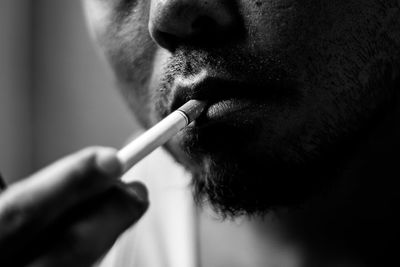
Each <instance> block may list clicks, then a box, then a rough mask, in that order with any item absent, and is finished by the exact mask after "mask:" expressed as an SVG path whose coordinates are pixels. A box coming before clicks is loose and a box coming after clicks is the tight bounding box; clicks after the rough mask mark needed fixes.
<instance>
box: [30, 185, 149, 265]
mask: <svg viewBox="0 0 400 267" xmlns="http://www.w3.org/2000/svg"><path fill="white" fill-rule="evenodd" d="M147 207H148V197H147V190H146V189H145V187H144V186H143V185H142V184H139V183H134V184H132V185H131V186H130V187H121V186H120V187H115V188H113V189H112V190H110V192H107V193H106V194H105V196H104V197H102V198H101V199H100V200H99V201H98V203H96V204H94V203H93V205H91V208H90V209H89V210H87V211H86V213H85V214H83V215H82V216H80V218H79V219H78V220H77V221H76V222H75V223H73V224H72V226H69V227H67V228H66V230H65V231H64V232H63V234H62V235H61V237H59V238H58V239H57V240H56V243H55V244H56V245H55V246H52V247H50V249H49V250H47V251H46V253H45V254H44V255H43V256H41V257H39V258H38V259H36V260H35V261H34V263H33V264H31V265H30V267H39V266H40V267H47V266H49V267H50V266H59V267H62V266H74V267H79V266H90V265H91V264H93V263H94V262H95V261H96V260H97V259H98V258H99V257H100V256H101V255H103V254H104V253H105V252H106V251H107V250H108V249H109V248H111V246H112V245H113V244H114V242H115V240H116V239H117V238H118V236H119V235H120V234H121V233H122V232H123V231H124V230H126V229H127V228H128V227H129V226H130V225H132V224H133V223H135V222H136V221H137V220H138V219H139V218H140V217H141V216H142V215H143V213H144V212H145V210H146V209H147Z"/></svg>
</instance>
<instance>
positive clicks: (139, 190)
mask: <svg viewBox="0 0 400 267" xmlns="http://www.w3.org/2000/svg"><path fill="white" fill-rule="evenodd" d="M128 186H129V189H130V190H131V191H133V193H134V194H135V196H136V197H137V198H138V199H139V201H141V202H149V193H148V191H147V188H146V186H145V185H144V184H142V183H141V182H133V183H130V184H128Z"/></svg>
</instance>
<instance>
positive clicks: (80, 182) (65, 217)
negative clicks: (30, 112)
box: [0, 148, 148, 267]
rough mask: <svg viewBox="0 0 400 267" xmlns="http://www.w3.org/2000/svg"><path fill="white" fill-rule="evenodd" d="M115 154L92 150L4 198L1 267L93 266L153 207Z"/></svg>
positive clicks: (0, 216) (1, 201) (0, 225)
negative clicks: (125, 180)
mask: <svg viewBox="0 0 400 267" xmlns="http://www.w3.org/2000/svg"><path fill="white" fill-rule="evenodd" d="M121 169H122V167H121V164H120V163H119V161H118V159H117V158H116V152H115V151H114V150H112V149H107V148H88V149H85V150H82V151H80V152H78V153H76V154H73V155H70V156H68V157H66V158H64V159H62V160H60V161H58V162H56V163H54V164H52V165H50V166H49V167H47V168H45V169H44V170H42V171H40V172H38V173H36V174H34V175H32V176H31V177H28V178H27V179H25V180H23V181H21V182H18V183H15V184H13V185H11V186H10V187H9V188H7V189H5V190H4V191H3V192H2V193H0V266H7V267H10V266H32V267H36V266H41V267H42V266H43V267H46V266H52V267H53V266H57V267H61V266H73V267H78V266H90V265H91V264H92V263H94V262H95V261H96V260H97V259H98V258H99V257H100V256H102V255H103V254H104V253H105V252H106V251H107V250H108V249H109V248H110V247H111V246H112V245H113V243H114V242H115V240H116V239H117V238H118V236H119V235H120V234H121V233H122V232H123V231H124V230H126V229H127V228H128V227H129V226H130V225H132V224H133V223H135V222H136V221H137V220H138V219H139V218H140V217H141V216H142V215H143V213H144V212H145V211H146V209H147V207H148V198H147V190H146V188H145V187H144V186H143V185H142V184H140V183H133V184H131V185H129V186H127V185H125V184H122V183H121V182H120V181H119V179H118V178H119V176H120V175H121Z"/></svg>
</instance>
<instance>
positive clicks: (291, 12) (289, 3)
mask: <svg viewBox="0 0 400 267" xmlns="http://www.w3.org/2000/svg"><path fill="white" fill-rule="evenodd" d="M304 2H305V1H298V0H271V1H262V0H252V1H248V0H246V1H242V2H241V6H240V7H239V8H240V10H242V12H243V13H242V17H243V18H244V25H245V28H246V32H247V33H248V37H247V40H248V41H249V42H250V45H251V49H254V50H255V51H257V50H258V51H262V50H266V49H268V50H273V51H284V50H290V49H293V47H297V46H299V45H302V44H304V43H305V42H304V41H303V40H306V39H307V38H308V36H309V34H308V33H310V32H311V31H312V26H313V25H314V24H315V23H314V19H313V17H315V15H314V16H310V14H315V13H316V12H319V11H318V10H316V9H317V8H316V7H314V6H313V5H312V4H307V5H306V4H305V3H304ZM310 9H313V10H310Z"/></svg>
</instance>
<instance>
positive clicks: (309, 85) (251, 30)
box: [85, 0, 400, 215]
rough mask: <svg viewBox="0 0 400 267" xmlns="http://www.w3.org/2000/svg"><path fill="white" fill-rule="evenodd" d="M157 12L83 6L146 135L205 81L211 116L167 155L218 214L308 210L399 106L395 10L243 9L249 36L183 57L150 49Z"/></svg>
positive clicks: (94, 1)
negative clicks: (395, 98) (394, 80)
mask: <svg viewBox="0 0 400 267" xmlns="http://www.w3.org/2000/svg"><path fill="white" fill-rule="evenodd" d="M128 2H129V1H128ZM148 2H149V1H147V0H137V2H135V3H133V4H132V3H130V4H127V3H126V1H120V0H112V1H109V2H107V1H101V0H85V4H86V9H87V11H88V12H87V13H88V19H89V24H90V25H91V26H92V29H93V32H94V35H95V37H96V39H97V40H98V42H99V44H100V46H101V47H102V49H103V50H104V51H105V54H106V55H107V57H108V59H109V61H110V63H111V65H112V66H113V68H114V71H115V74H116V77H117V78H118V83H119V85H120V88H121V90H122V93H123V95H124V96H125V98H126V99H127V101H128V104H129V105H130V107H131V109H132V110H133V112H134V114H135V115H136V116H137V117H138V118H139V120H140V121H141V122H142V123H143V125H144V126H145V127H150V126H151V125H153V124H155V123H156V122H157V121H159V120H160V119H161V118H162V117H164V116H166V115H167V114H168V113H170V112H171V110H172V109H173V108H174V105H175V104H174V103H176V102H178V103H180V102H182V103H183V102H184V100H188V99H190V98H191V97H193V95H191V94H190V93H187V92H185V90H184V89H180V90H181V91H180V92H177V90H178V89H176V88H177V87H176V86H174V85H176V84H177V83H178V81H180V80H186V81H190V80H191V79H193V78H196V77H197V76H199V75H200V74H201V75H202V77H203V76H204V75H205V76H206V80H207V82H206V83H204V84H205V85H204V86H205V87H207V86H209V87H210V88H205V91H206V92H207V93H205V94H203V95H201V96H200V97H201V98H203V99H204V100H208V101H210V102H209V103H210V105H209V108H208V110H207V111H206V112H205V113H204V114H203V115H202V116H201V117H200V118H199V119H198V121H196V122H195V123H194V124H192V125H191V126H190V127H189V128H187V129H186V130H184V131H183V132H181V133H180V134H178V135H177V136H176V137H175V138H174V139H173V140H171V142H170V143H169V144H168V149H169V150H170V152H171V153H172V154H173V155H174V156H175V157H176V159H177V160H178V161H180V162H181V163H182V164H184V165H185V166H186V167H187V168H188V169H189V170H190V171H191V172H192V173H193V174H194V180H193V184H194V186H195V187H194V188H195V192H196V196H197V198H198V199H199V200H201V201H204V200H207V201H209V202H211V204H212V205H213V206H214V207H215V208H216V210H218V211H220V212H221V213H224V214H227V215H237V214H243V213H249V214H252V213H263V212H265V211H267V210H269V209H270V208H274V207H278V206H292V205H299V204H301V203H303V202H304V201H305V200H306V199H308V198H310V197H311V196H312V195H313V194H315V193H316V192H318V191H320V190H321V188H322V187H324V186H327V185H328V184H331V183H332V182H334V178H332V177H330V176H331V175H330V173H331V171H332V169H331V168H333V167H334V166H332V165H335V164H327V162H331V163H332V162H334V163H336V162H338V159H339V158H341V157H342V153H343V150H342V148H343V147H345V146H346V145H347V144H348V141H351V140H353V138H354V137H355V136H357V134H358V132H359V131H360V130H361V129H363V128H364V127H365V126H366V125H368V124H369V123H370V120H371V118H373V117H374V116H375V114H376V113H377V111H378V110H379V109H380V108H381V107H382V106H383V105H384V104H385V103H386V101H387V99H389V98H390V97H391V96H392V90H391V89H392V88H391V79H388V77H392V76H394V75H395V73H394V72H395V71H396V70H397V66H396V65H395V63H394V62H395V61H396V58H397V54H398V52H397V50H398V49H397V47H398V46H399V45H400V42H399V40H398V39H396V38H395V37H394V34H393V32H395V29H392V28H391V27H392V26H393V25H396V23H397V25H398V22H397V20H396V17H398V15H399V14H398V7H397V4H396V3H397V2H396V1H385V3H382V2H383V1H377V0H353V1H342V0H334V1H332V0H329V1H328V0H323V1H321V0H311V1H297V0H287V1H283V0H280V1H278V0H277V1H263V2H262V4H261V5H259V4H257V3H256V1H248V0H237V1H235V2H236V7H235V8H236V9H237V10H238V13H239V14H240V16H241V18H242V21H241V24H242V33H244V34H240V35H239V34H238V36H234V38H233V39H232V40H233V41H232V42H230V43H226V44H223V45H221V46H215V47H214V48H207V49H206V48H201V47H195V46H192V47H187V46H182V47H180V48H179V49H177V50H176V51H175V52H174V53H171V52H169V51H167V50H165V49H163V48H160V47H158V46H157V45H156V44H155V43H154V41H153V40H152V39H151V37H150V35H149V33H148V30H147V25H148V18H149V3H148ZM283 2H284V3H283ZM258 3H259V2H258ZM122 10H123V12H122ZM378 11H379V12H378ZM208 81H211V82H208ZM215 81H217V82H215ZM178 87H179V86H178ZM211 87H212V88H211ZM219 92H223V93H219ZM216 96H218V97H216ZM177 99H179V100H177Z"/></svg>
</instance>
